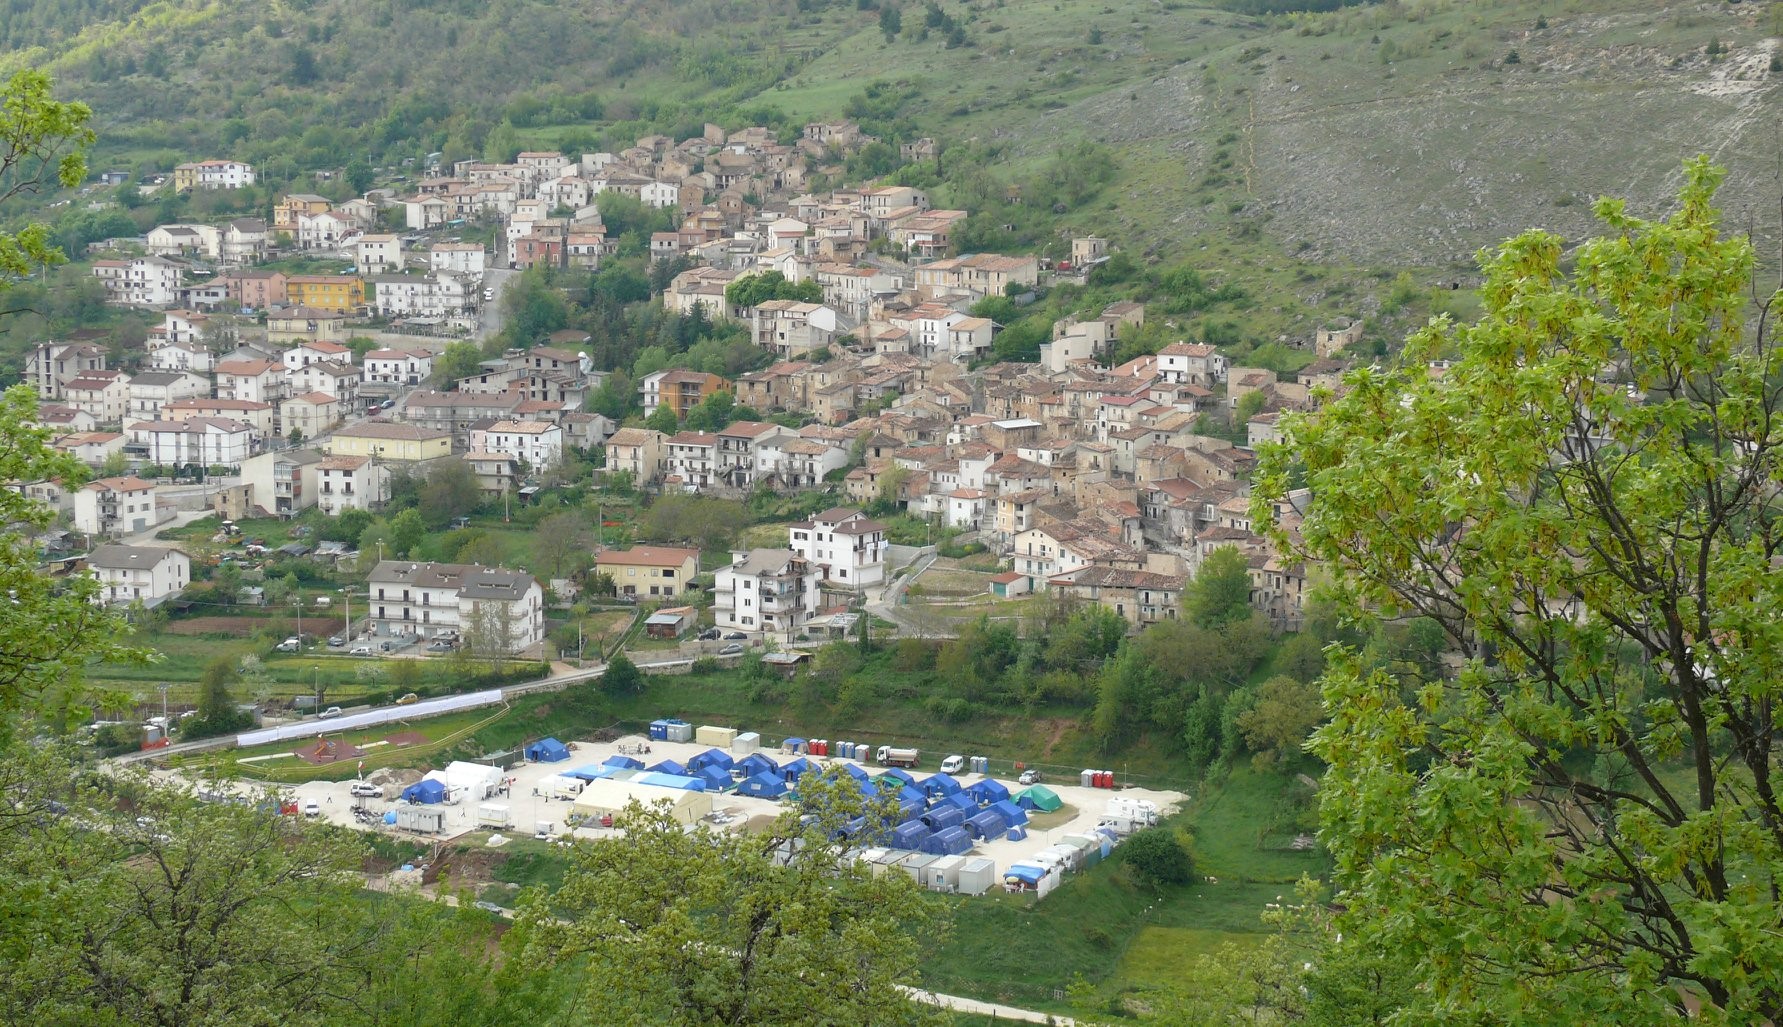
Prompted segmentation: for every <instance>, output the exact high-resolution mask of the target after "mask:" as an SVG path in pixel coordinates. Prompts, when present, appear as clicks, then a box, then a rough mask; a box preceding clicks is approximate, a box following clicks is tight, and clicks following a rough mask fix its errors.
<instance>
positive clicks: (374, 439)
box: [328, 421, 452, 460]
mask: <svg viewBox="0 0 1783 1027" xmlns="http://www.w3.org/2000/svg"><path fill="white" fill-rule="evenodd" d="M328 455H329V456H369V457H376V458H378V459H380V460H433V459H436V458H438V457H443V456H451V455H452V433H451V432H447V431H436V430H434V429H432V428H421V427H417V426H415V425H412V424H384V423H380V422H376V421H373V422H368V423H366V424H356V425H353V426H352V427H349V428H342V429H340V430H339V431H336V432H335V433H334V435H333V436H332V437H331V438H330V439H329V442H328Z"/></svg>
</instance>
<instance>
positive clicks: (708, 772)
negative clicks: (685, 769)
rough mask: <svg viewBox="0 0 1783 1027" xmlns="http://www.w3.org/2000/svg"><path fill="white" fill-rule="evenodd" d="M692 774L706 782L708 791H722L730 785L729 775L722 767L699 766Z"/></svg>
mask: <svg viewBox="0 0 1783 1027" xmlns="http://www.w3.org/2000/svg"><path fill="white" fill-rule="evenodd" d="M693 776H694V777H697V778H699V779H700V780H702V781H704V782H706V791H708V792H722V791H724V790H725V789H727V788H729V787H730V786H731V776H730V774H729V772H727V771H726V770H725V769H724V768H723V767H701V768H700V769H699V770H697V771H695V772H694V774H693Z"/></svg>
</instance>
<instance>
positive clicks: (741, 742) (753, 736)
mask: <svg viewBox="0 0 1783 1027" xmlns="http://www.w3.org/2000/svg"><path fill="white" fill-rule="evenodd" d="M760 748H761V735H759V734H757V733H756V732H754V731H745V732H743V733H742V734H740V735H738V736H737V737H736V738H735V739H733V740H732V741H731V753H732V754H733V755H737V756H747V755H749V754H750V753H752V752H755V751H756V750H757V749H760Z"/></svg>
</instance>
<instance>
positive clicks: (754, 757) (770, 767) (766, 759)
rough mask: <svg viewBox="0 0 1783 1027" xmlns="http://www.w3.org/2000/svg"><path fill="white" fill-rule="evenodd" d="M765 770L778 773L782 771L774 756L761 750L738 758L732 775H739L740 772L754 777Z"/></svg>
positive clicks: (732, 769) (744, 775) (732, 768)
mask: <svg viewBox="0 0 1783 1027" xmlns="http://www.w3.org/2000/svg"><path fill="white" fill-rule="evenodd" d="M763 772H766V773H769V774H776V775H778V774H779V772H780V764H778V763H775V762H774V758H773V757H772V756H767V755H764V754H762V753H759V752H752V753H750V754H749V755H747V756H745V757H743V758H742V759H740V760H738V761H737V762H736V764H735V765H733V766H732V767H731V776H732V777H736V776H738V774H739V773H740V774H741V775H742V776H743V777H754V776H755V775H757V774H760V773H763Z"/></svg>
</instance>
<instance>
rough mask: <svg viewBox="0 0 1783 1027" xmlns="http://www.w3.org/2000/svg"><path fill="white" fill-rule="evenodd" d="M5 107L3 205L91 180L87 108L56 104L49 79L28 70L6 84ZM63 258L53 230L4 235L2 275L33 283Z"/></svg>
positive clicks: (33, 227) (0, 161)
mask: <svg viewBox="0 0 1783 1027" xmlns="http://www.w3.org/2000/svg"><path fill="white" fill-rule="evenodd" d="M5 95H6V103H5V104H4V106H0V171H3V172H4V174H0V203H4V202H6V201H7V200H10V199H13V198H14V197H17V196H19V195H21V194H30V193H36V192H38V191H39V190H41V189H44V188H46V187H48V188H54V187H56V186H62V187H65V188H69V189H72V188H74V187H75V186H78V185H80V184H81V182H82V181H84V180H85V179H86V177H87V159H86V148H87V147H88V146H90V145H92V143H93V139H94V136H93V130H92V129H91V128H89V127H88V123H89V122H90V121H92V118H93V112H92V111H91V110H89V109H88V108H87V105H86V104H84V103H69V102H66V101H62V100H57V99H56V98H55V97H54V95H52V94H51V92H50V79H49V76H48V75H46V74H44V73H43V72H41V71H37V70H35V69H31V68H25V69H22V70H19V71H16V72H14V73H13V75H12V77H11V78H10V79H8V80H7V83H6V92H5ZM63 259H64V257H63V254H62V253H61V251H60V250H58V249H56V247H55V245H54V244H53V242H52V241H51V237H50V231H49V228H48V227H47V226H45V225H42V224H28V225H26V226H24V227H23V228H21V229H20V230H19V231H17V232H16V233H3V232H0V271H5V272H6V274H7V276H8V278H9V279H13V280H17V279H28V278H30V277H31V276H32V275H34V274H37V273H38V272H39V271H41V270H42V269H43V268H44V267H46V266H47V265H50V264H59V263H61V262H62V260H63Z"/></svg>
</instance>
